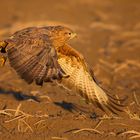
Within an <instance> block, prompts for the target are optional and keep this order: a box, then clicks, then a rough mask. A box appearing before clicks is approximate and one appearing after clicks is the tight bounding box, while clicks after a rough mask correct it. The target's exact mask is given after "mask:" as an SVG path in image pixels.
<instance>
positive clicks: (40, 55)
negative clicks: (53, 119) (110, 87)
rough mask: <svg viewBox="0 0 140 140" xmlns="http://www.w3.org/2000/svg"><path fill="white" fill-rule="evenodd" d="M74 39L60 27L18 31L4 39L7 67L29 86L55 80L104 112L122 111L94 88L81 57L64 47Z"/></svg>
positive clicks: (87, 67) (92, 78)
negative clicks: (7, 60)
mask: <svg viewBox="0 0 140 140" xmlns="http://www.w3.org/2000/svg"><path fill="white" fill-rule="evenodd" d="M74 36H75V34H74V33H73V31H71V30H70V29H68V28H66V27H62V26H48V27H40V28H37V27H31V28H27V29H23V30H21V31H18V32H16V33H15V34H14V35H12V36H11V38H9V39H7V40H5V42H7V43H8V45H7V53H8V58H9V61H10V64H11V66H12V67H13V68H14V69H15V70H16V72H17V73H18V74H19V75H20V77H21V78H23V79H24V80H25V81H26V82H28V83H32V82H33V81H35V82H36V84H38V85H43V82H50V81H51V82H52V81H53V80H56V81H57V82H58V83H59V84H62V85H64V86H65V87H67V88H68V89H71V90H74V91H76V93H77V94H79V95H81V96H82V97H83V98H85V99H86V101H87V102H90V103H93V104H94V105H96V106H98V107H99V108H101V109H102V110H103V111H105V112H106V111H107V110H110V111H111V112H113V113H116V111H121V109H120V107H121V105H119V104H117V102H116V99H114V98H113V97H111V96H110V95H108V94H106V93H105V92H104V91H103V90H102V89H101V88H100V87H99V86H98V85H97V83H96V81H95V79H94V75H93V71H92V70H91V69H90V68H89V66H88V64H87V63H86V62H85V59H84V57H83V56H82V55H81V54H80V53H79V52H77V51H76V50H75V49H73V48H72V47H70V46H69V45H68V44H67V42H68V40H70V39H72V38H73V37H74Z"/></svg>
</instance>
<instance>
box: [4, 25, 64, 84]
mask: <svg viewBox="0 0 140 140" xmlns="http://www.w3.org/2000/svg"><path fill="white" fill-rule="evenodd" d="M6 41H7V42H8V46H7V49H8V50H7V52H8V58H9V61H10V65H11V66H12V67H13V68H14V69H15V70H16V72H17V73H18V74H19V75H20V77H21V78H22V79H24V80H25V81H26V82H28V83H29V84H30V83H32V82H33V81H35V82H36V84H38V85H42V84H43V82H44V81H45V82H49V81H52V80H54V79H61V78H62V77H64V76H65V73H64V71H63V70H62V69H61V67H60V65H59V64H58V61H57V53H56V50H55V48H54V47H53V46H52V45H51V42H50V40H49V37H48V36H47V35H46V34H42V33H40V32H39V31H38V29H37V28H35V27H34V28H28V29H23V30H21V31H19V32H16V33H15V34H14V35H13V36H12V37H11V39H8V40H6Z"/></svg>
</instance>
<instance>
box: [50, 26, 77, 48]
mask: <svg viewBox="0 0 140 140" xmlns="http://www.w3.org/2000/svg"><path fill="white" fill-rule="evenodd" d="M49 31H50V35H49V36H50V38H51V40H52V41H53V43H55V46H61V45H64V44H65V43H67V42H68V41H69V40H71V39H73V38H74V37H76V36H77V35H76V33H75V32H73V31H72V30H71V29H69V28H67V27H64V26H50V29H49Z"/></svg>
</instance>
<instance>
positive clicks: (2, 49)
mask: <svg viewBox="0 0 140 140" xmlns="http://www.w3.org/2000/svg"><path fill="white" fill-rule="evenodd" d="M7 45H8V43H7V42H5V41H1V42H0V52H1V53H6V52H7V51H6V47H7Z"/></svg>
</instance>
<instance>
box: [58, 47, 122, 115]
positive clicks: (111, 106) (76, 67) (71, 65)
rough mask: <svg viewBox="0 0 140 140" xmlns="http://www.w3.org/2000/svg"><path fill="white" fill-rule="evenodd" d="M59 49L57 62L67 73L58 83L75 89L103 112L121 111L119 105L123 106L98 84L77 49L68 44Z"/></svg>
mask: <svg viewBox="0 0 140 140" xmlns="http://www.w3.org/2000/svg"><path fill="white" fill-rule="evenodd" d="M66 50H67V51H66ZM59 51H60V52H61V53H60V54H59V55H60V57H59V59H58V62H59V64H60V66H61V67H62V69H63V70H64V71H65V73H66V74H68V75H69V77H68V78H67V79H62V80H61V81H60V82H59V84H62V85H63V86H64V87H66V88H68V89H72V90H74V91H76V93H78V94H79V95H81V96H82V97H83V98H85V100H86V101H87V102H90V103H93V104H94V105H96V106H98V107H99V108H100V109H102V110H103V111H105V112H106V111H107V110H110V111H111V112H113V113H116V111H122V108H121V107H123V106H122V105H120V104H118V103H117V101H116V99H115V98H113V97H112V96H110V95H107V94H106V93H105V92H104V91H103V90H102V89H101V88H100V87H99V86H98V84H97V83H96V81H95V79H94V76H93V75H92V73H91V71H90V69H89V68H88V66H87V64H86V62H85V60H84V58H83V57H82V56H80V54H79V53H78V52H77V51H75V50H74V49H72V48H71V47H70V46H65V47H64V48H63V49H61V50H59Z"/></svg>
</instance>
